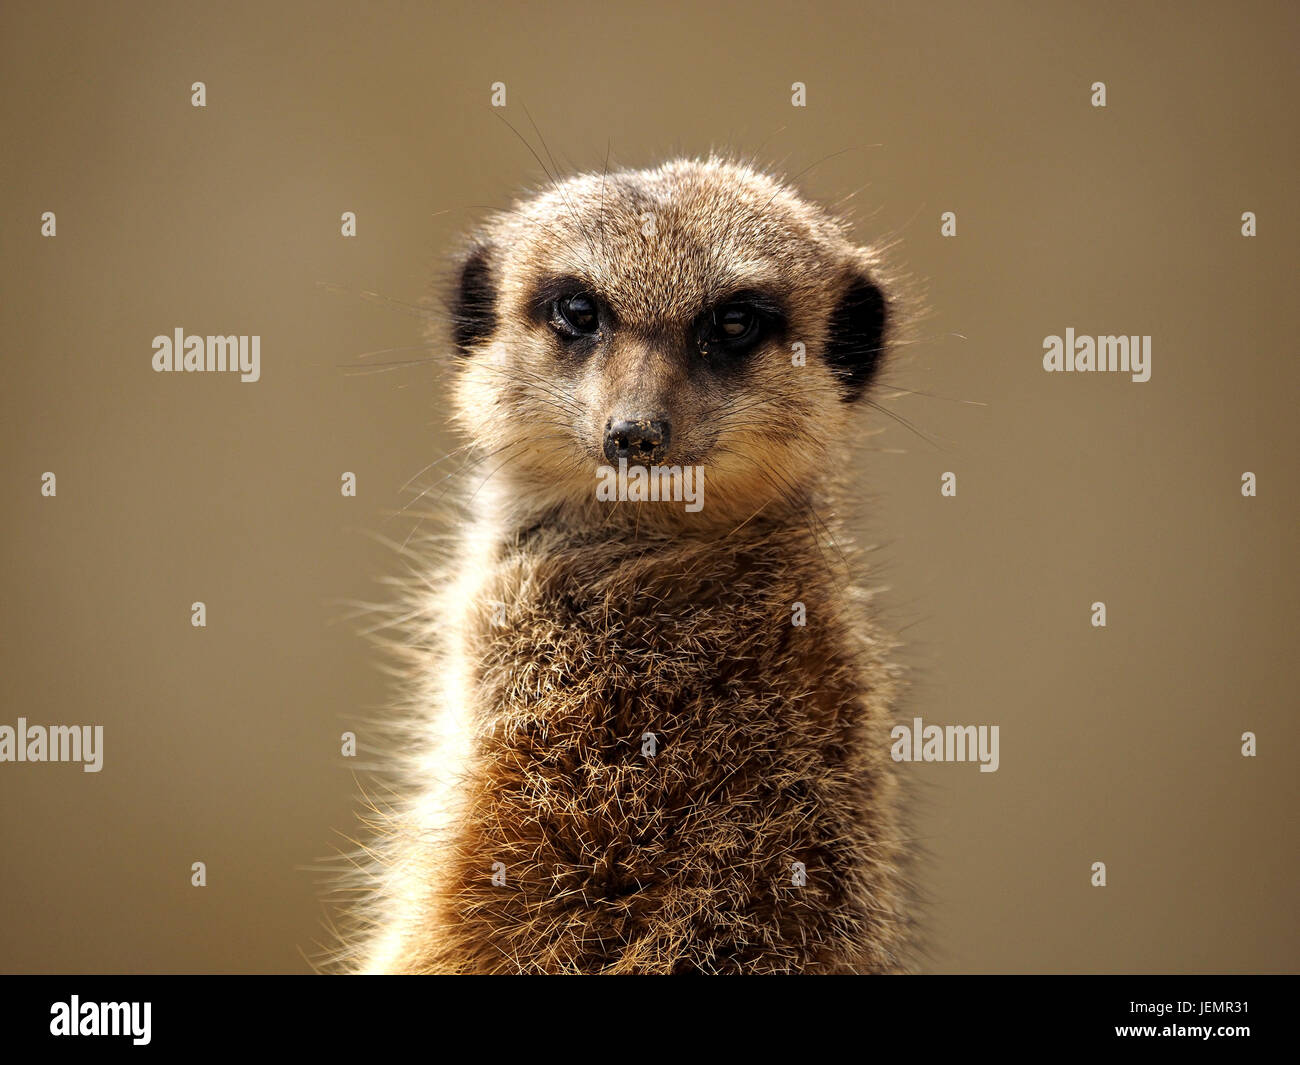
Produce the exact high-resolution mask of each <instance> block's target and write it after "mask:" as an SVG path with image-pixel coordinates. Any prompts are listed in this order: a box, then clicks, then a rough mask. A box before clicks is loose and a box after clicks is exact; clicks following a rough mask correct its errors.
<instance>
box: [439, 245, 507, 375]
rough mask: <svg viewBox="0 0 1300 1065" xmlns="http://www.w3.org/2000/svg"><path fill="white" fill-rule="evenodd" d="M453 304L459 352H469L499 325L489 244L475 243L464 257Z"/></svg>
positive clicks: (459, 266) (456, 283)
mask: <svg viewBox="0 0 1300 1065" xmlns="http://www.w3.org/2000/svg"><path fill="white" fill-rule="evenodd" d="M450 304H451V306H450V310H451V327H452V339H453V340H454V341H455V344H456V353H457V354H458V355H462V356H468V355H469V354H470V352H471V351H472V350H473V348H474V346H475V345H476V344H480V343H482V342H483V341H484V340H486V339H487V338H488V337H490V336H491V335H492V334H493V333H494V332H495V331H496V327H497V286H496V279H495V278H494V277H493V276H492V264H491V261H490V257H489V253H488V246H487V245H486V244H482V243H476V244H474V245H473V247H471V248H470V249H469V251H468V252H467V253H465V254H464V255H463V256H462V257H461V259H460V263H459V264H458V266H457V267H456V274H455V282H454V285H453V288H452V292H451V299H450Z"/></svg>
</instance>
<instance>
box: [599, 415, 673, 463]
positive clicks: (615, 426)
mask: <svg viewBox="0 0 1300 1065" xmlns="http://www.w3.org/2000/svg"><path fill="white" fill-rule="evenodd" d="M667 454H668V423H667V422H666V421H664V420H663V419H661V418H631V419H627V420H623V421H615V420H614V419H613V418H611V419H610V420H609V421H608V422H606V423H605V457H606V458H607V459H609V461H610V462H617V461H618V460H619V459H627V461H628V462H629V463H632V464H633V465H636V464H640V465H642V466H654V465H657V464H658V463H660V462H662V461H663V459H664V456H665V455H667Z"/></svg>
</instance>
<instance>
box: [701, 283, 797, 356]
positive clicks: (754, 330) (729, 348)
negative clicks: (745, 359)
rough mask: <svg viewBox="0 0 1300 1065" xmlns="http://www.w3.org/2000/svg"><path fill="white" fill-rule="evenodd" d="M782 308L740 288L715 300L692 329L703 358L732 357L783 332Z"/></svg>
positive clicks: (759, 293)
mask: <svg viewBox="0 0 1300 1065" xmlns="http://www.w3.org/2000/svg"><path fill="white" fill-rule="evenodd" d="M785 320H786V319H785V311H784V309H783V308H782V307H781V305H780V304H779V303H778V302H777V301H776V300H774V299H773V298H772V297H770V296H768V295H767V294H765V293H762V292H754V291H748V290H746V291H741V292H736V293H733V294H732V295H730V296H728V297H726V298H725V299H722V300H719V301H718V302H717V303H715V304H714V305H713V306H712V307H710V308H709V309H708V310H706V311H705V312H704V313H703V314H701V315H700V316H699V318H697V319H696V322H695V332H696V338H697V343H698V345H699V348H700V352H701V354H703V355H704V356H705V357H706V358H710V357H723V358H729V359H732V360H734V359H736V358H739V357H740V356H742V355H745V354H748V353H749V352H750V351H752V350H753V349H754V348H755V347H756V346H757V345H758V344H760V343H761V342H762V341H764V340H767V339H770V338H771V337H773V336H776V335H780V334H783V333H784V331H785Z"/></svg>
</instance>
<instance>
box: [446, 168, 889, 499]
mask: <svg viewBox="0 0 1300 1065" xmlns="http://www.w3.org/2000/svg"><path fill="white" fill-rule="evenodd" d="M875 271H876V264H875V261H874V259H873V256H872V254H871V253H870V252H869V251H868V250H866V249H864V248H861V247H857V246H855V245H853V244H852V243H851V241H850V239H849V238H848V236H847V229H846V226H845V224H844V223H843V222H841V221H839V220H837V219H835V218H833V217H832V216H830V215H829V214H827V213H826V212H825V211H823V210H822V209H821V208H820V207H818V206H816V205H814V204H812V203H809V202H808V201H806V200H804V199H802V198H801V197H800V196H799V195H798V194H797V193H795V192H794V191H793V190H792V189H790V188H789V187H787V186H785V185H783V184H781V183H780V182H778V181H776V180H774V179H773V178H771V177H769V176H767V175H764V174H761V173H758V172H756V171H754V170H752V169H750V168H749V167H746V166H743V165H739V164H736V163H732V162H727V161H723V160H719V159H710V160H708V161H706V162H700V161H678V162H672V163H668V164H666V165H664V166H661V167H659V168H657V169H652V170H637V171H622V172H616V173H609V174H588V175H581V176H578V177H574V178H572V179H569V180H566V181H564V182H562V183H557V184H556V185H554V186H552V187H551V188H549V189H547V190H546V191H543V192H541V193H540V194H538V195H536V196H535V197H533V198H532V199H529V200H526V201H524V202H521V203H518V204H516V205H515V206H514V207H513V208H512V209H511V210H509V211H506V212H502V213H500V214H497V215H495V216H493V217H492V218H490V219H489V220H488V221H487V223H486V224H485V225H484V226H483V228H482V229H481V230H480V231H479V232H478V233H477V234H476V236H475V238H474V240H473V243H472V245H471V246H470V248H469V250H468V251H467V252H466V253H465V255H464V257H463V259H462V260H461V262H460V263H459V266H458V269H457V273H456V276H455V279H454V282H453V285H452V294H451V311H452V319H453V329H454V337H453V339H454V342H455V347H456V352H457V359H456V362H457V369H458V373H457V380H456V386H455V398H456V418H457V421H458V423H459V424H460V426H461V427H462V428H463V429H464V430H465V431H466V432H467V433H468V434H469V436H470V437H471V439H472V440H473V442H474V443H475V444H476V445H478V446H479V448H480V449H482V450H483V451H484V452H485V453H486V454H488V455H491V456H492V458H491V460H490V461H491V469H492V471H493V473H492V476H493V478H494V479H496V480H497V481H498V486H499V487H503V488H504V490H505V491H506V492H507V493H508V495H509V496H510V498H512V499H514V500H517V501H520V502H523V503H525V504H526V505H527V506H529V507H531V508H535V509H551V508H555V507H564V506H574V507H578V508H585V507H590V506H593V505H594V503H595V485H596V474H597V470H598V468H599V467H602V466H616V465H618V464H619V461H620V460H624V461H626V463H627V464H629V465H632V466H636V465H643V466H658V467H687V466H691V467H698V468H702V469H703V470H704V471H705V473H706V475H707V480H706V483H707V497H706V498H707V502H706V504H705V506H704V507H703V509H702V514H701V515H696V516H694V517H695V518H696V520H699V519H700V518H701V517H702V518H703V519H704V520H707V519H708V517H709V516H710V515H717V516H719V517H721V518H722V519H723V520H730V518H731V517H732V516H733V515H736V514H740V515H742V516H748V515H750V514H752V513H755V512H756V511H758V510H760V509H763V508H764V507H780V506H781V505H782V504H783V503H784V504H787V505H798V504H799V503H804V504H805V505H806V501H807V497H808V494H809V493H811V492H814V491H815V490H816V488H817V486H818V484H819V483H821V482H822V481H823V480H825V479H826V478H827V476H828V475H829V474H830V473H832V472H834V467H835V466H836V465H837V464H838V463H840V462H842V461H844V456H845V454H846V453H847V450H846V445H847V444H849V443H851V442H852V439H853V438H854V437H855V436H856V435H858V434H860V433H861V432H862V430H863V426H862V424H861V421H862V419H863V415H864V412H863V411H862V410H861V409H859V408H860V406H861V403H860V402H859V401H860V400H861V399H862V397H863V395H864V394H865V393H866V391H867V390H868V388H869V387H870V386H871V384H872V381H873V378H874V377H875V375H876V372H877V370H878V368H879V364H880V361H881V358H882V354H883V351H884V348H885V341H886V335H887V332H888V331H889V327H890V324H891V323H890V317H891V314H890V304H889V301H888V300H887V299H886V296H885V294H884V292H883V290H882V288H881V286H880V284H879V281H878V278H877V277H876V274H875ZM646 506H647V507H648V508H650V509H653V510H656V511H670V512H672V513H673V514H675V515H677V516H678V517H681V516H682V510H681V508H680V506H678V507H672V506H671V505H669V504H663V503H654V504H646ZM660 516H662V515H660Z"/></svg>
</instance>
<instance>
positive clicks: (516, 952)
mask: <svg viewBox="0 0 1300 1065" xmlns="http://www.w3.org/2000/svg"><path fill="white" fill-rule="evenodd" d="M647 213H649V214H651V215H653V217H654V223H653V229H652V230H651V231H649V232H647V230H646V224H645V219H644V216H645V215H646V214H647ZM465 262H466V268H465V270H464V271H463V272H462V273H461V275H460V277H459V278H458V281H457V295H456V296H455V297H454V299H453V307H454V308H456V310H457V311H458V314H459V316H460V317H459V320H458V321H457V323H456V325H457V339H458V341H459V346H460V349H461V355H460V357H459V358H458V359H457V365H456V380H455V386H454V387H455V402H456V420H457V423H458V425H459V426H460V427H461V429H462V430H463V431H464V432H465V433H466V434H467V435H468V437H469V439H470V441H471V443H472V445H473V446H474V447H475V448H476V449H477V453H478V454H479V455H480V456H483V457H484V462H485V464H486V465H485V467H483V473H484V475H485V476H484V477H483V478H482V479H481V480H480V481H479V482H478V485H477V488H476V489H475V490H474V493H473V496H472V502H471V505H470V507H469V512H470V514H471V515H472V517H471V518H470V520H468V521H467V522H466V523H465V524H464V526H463V527H462V528H461V530H460V531H459V532H458V534H457V536H456V539H455V541H454V546H453V550H452V552H451V555H450V559H449V562H448V565H447V566H446V567H445V568H444V570H443V571H442V572H441V573H440V574H439V575H437V576H436V578H435V579H433V580H431V581H429V582H427V583H426V584H425V585H424V586H423V587H422V589H421V590H420V591H419V593H418V595H417V597H416V604H415V606H414V608H413V609H412V611H411V613H413V614H414V615H415V616H416V620H415V621H414V622H413V623H411V625H410V626H408V631H409V635H408V637H407V639H406V641H405V644H404V648H403V650H404V653H405V654H406V655H407V659H406V662H407V665H406V667H405V668H407V669H408V670H411V671H413V672H414V673H415V675H416V676H418V678H419V680H418V683H417V684H416V686H415V690H414V693H413V696H414V697H413V699H412V712H411V713H410V715H409V717H408V719H407V720H406V722H405V725H404V730H403V738H402V740H401V741H400V742H401V743H402V746H403V748H404V750H403V755H404V757H405V758H406V760H407V763H408V769H407V775H406V783H405V785H404V787H403V789H402V790H401V791H400V792H399V795H398V798H397V799H396V800H395V801H393V802H391V803H384V804H381V806H379V807H376V811H375V817H374V818H372V825H373V826H374V828H375V830H376V834H377V837H378V838H377V840H376V842H375V843H374V845H373V846H372V847H371V848H370V853H371V854H372V855H373V857H374V866H375V867H374V870H373V876H374V878H375V879H374V886H373V890H371V891H370V898H369V900H368V902H367V904H366V905H365V906H363V907H362V908H361V909H360V911H359V913H360V915H361V921H362V927H361V929H360V930H359V931H357V932H356V933H355V934H354V935H353V937H352V938H351V940H350V941H349V942H348V944H347V950H348V954H347V957H346V959H345V963H344V964H345V967H346V968H348V969H350V970H353V971H368V972H374V971H382V972H408V973H421V972H441V973H447V972H454V973H518V972H525V973H530V972H538V973H565V972H572V973H683V972H705V973H726V972H744V973H794V972H799V973H832V972H887V971H897V970H900V969H902V968H904V967H905V962H904V958H905V945H906V936H905V930H906V927H907V924H908V918H907V914H908V906H907V903H906V899H905V894H904V891H903V887H902V877H901V873H900V863H901V861H902V859H903V857H904V854H905V849H904V847H903V846H902V843H901V841H900V840H901V835H902V832H901V828H900V824H899V818H898V812H897V808H898V801H897V798H896V794H895V792H896V781H895V775H894V772H893V767H892V763H891V761H890V759H889V755H888V750H889V741H888V729H889V725H890V723H891V722H890V711H889V707H890V702H891V698H892V694H893V687H894V680H893V671H892V670H891V668H890V667H889V666H888V665H887V664H886V660H885V651H886V650H887V645H886V644H885V643H884V642H883V641H882V638H881V637H880V636H878V635H877V634H876V633H875V632H874V630H873V627H872V625H871V623H870V620H869V607H868V597H867V595H866V594H865V593H864V592H863V591H861V590H860V587H861V586H860V584H859V583H858V574H857V571H858V557H859V552H858V551H857V550H856V549H855V548H854V547H853V546H852V544H851V542H850V541H849V538H848V537H847V536H846V534H845V530H844V529H843V527H842V525H841V522H840V519H839V517H838V504H839V501H840V499H841V498H842V494H843V489H842V487H841V486H840V485H839V483H838V482H839V479H840V478H839V476H838V474H839V471H841V470H842V469H843V466H844V464H845V463H846V462H847V461H848V459H849V457H850V455H851V454H852V449H851V446H850V444H851V440H852V438H853V437H855V436H856V435H857V434H858V433H859V432H860V431H861V422H862V419H863V418H864V417H865V413H864V411H863V410H862V405H861V404H860V403H859V402H855V400H856V399H857V398H858V396H859V395H860V393H861V392H862V390H863V388H865V387H868V386H869V384H870V380H869V377H870V375H869V374H867V377H866V378H865V379H864V380H863V381H858V382H857V383H856V384H855V382H854V381H853V380H851V378H852V374H853V371H852V369H851V368H846V367H848V366H849V363H852V360H854V359H859V360H867V361H866V362H863V363H862V365H864V366H866V365H871V360H873V359H874V358H875V350H876V347H877V346H878V345H879V343H880V342H881V341H882V338H881V337H872V336H865V337H856V336H850V337H845V336H841V335H835V334H836V331H837V330H838V331H839V332H843V331H844V329H845V328H847V325H846V323H855V322H856V323H860V322H861V320H862V319H861V316H859V317H857V318H855V317H853V316H852V315H849V316H848V317H846V316H845V314H844V313H843V307H844V301H845V299H846V292H848V291H850V290H853V291H868V292H878V291H879V289H878V287H877V286H879V284H880V282H879V278H878V276H877V273H878V267H877V264H876V262H875V259H874V257H873V256H872V255H871V254H870V253H869V252H867V251H865V250H863V249H860V248H858V247H855V246H854V245H852V244H851V243H850V242H849V240H848V238H847V235H846V231H845V227H844V226H843V224H842V223H840V222H838V221H836V220H834V219H833V218H831V217H830V216H828V215H827V214H825V213H824V212H823V211H822V210H821V209H819V208H817V207H816V206H814V205H812V204H810V203H808V202H807V201H805V200H803V199H801V198H800V197H799V196H798V195H797V194H796V193H794V192H793V191H792V190H791V189H789V188H787V187H786V186H784V185H781V184H780V183H778V182H776V181H774V180H773V179H771V178H769V177H767V176H765V175H762V174H759V173H756V172H754V171H753V170H751V169H749V168H747V167H744V166H740V165H737V164H732V163H728V162H724V161H720V160H716V159H711V160H709V161H707V162H693V161H683V162H676V163H671V164H668V165H666V166H664V167H661V168H659V169H657V170H653V171H635V172H620V173H617V174H609V175H599V174H597V175H585V176H580V177H578V178H574V179H571V180H569V181H567V182H565V183H563V184H560V185H557V186H555V187H553V188H551V189H549V190H546V191H544V192H543V193H541V194H539V195H537V196H536V197H534V198H532V199H530V200H528V201H526V202H523V203H520V204H517V205H516V206H515V207H514V208H513V209H512V210H511V211H508V212H505V213H502V214H501V215H499V216H497V217H495V218H493V219H491V220H490V221H489V222H488V224H487V225H486V226H485V227H484V229H483V230H482V232H481V233H480V234H478V236H477V238H476V240H475V242H474V246H473V248H472V249H471V250H470V251H469V252H468V253H467V256H466V260H465ZM556 277H568V278H576V279H580V280H581V281H582V282H583V284H584V285H585V286H587V287H589V288H590V289H591V291H593V292H596V293H598V294H599V295H600V297H601V299H602V300H603V301H605V303H606V305H607V306H608V307H610V308H612V311H611V315H612V316H613V319H614V320H613V324H608V323H607V324H606V325H603V326H602V329H601V333H600V336H599V338H598V340H597V341H596V342H595V344H594V346H593V348H592V349H591V350H590V351H589V352H588V353H587V354H586V355H584V356H583V357H581V358H578V357H574V356H573V354H572V351H571V350H569V349H566V348H565V347H564V345H563V344H561V343H560V341H559V340H558V339H557V337H556V335H555V332H554V331H553V330H552V329H550V328H548V326H547V324H546V323H545V322H543V321H539V320H538V316H537V313H536V307H535V301H536V293H537V289H538V286H539V285H541V284H543V283H544V282H545V281H546V280H547V279H553V278H556ZM855 285H858V286H859V289H853V286H855ZM862 286H866V288H865V289H864V288H862ZM742 290H744V291H750V290H761V291H763V292H766V293H771V294H774V295H775V296H776V298H778V299H779V301H780V303H781V305H782V307H783V308H784V311H785V315H784V321H783V325H782V327H781V328H780V330H779V331H778V334H777V335H773V336H772V337H771V339H770V340H768V341H765V342H764V343H763V344H762V345H761V346H760V347H759V348H758V349H757V350H756V351H755V352H754V353H752V355H750V356H749V357H748V359H747V360H746V361H745V362H744V365H743V367H741V368H739V369H736V368H729V367H728V366H726V365H724V364H723V363H721V362H719V361H718V356H717V355H716V353H715V352H711V351H701V350H697V347H698V345H695V343H694V341H693V339H692V337H693V334H692V332H691V326H690V323H691V322H692V321H694V320H695V319H696V318H697V316H699V315H700V314H701V312H702V311H705V310H707V308H709V307H710V306H714V305H716V304H717V302H718V301H720V300H723V299H725V298H726V297H728V296H729V295H730V294H732V293H735V292H738V291H742ZM884 306H886V307H888V306H890V305H889V304H888V302H887V301H886V303H885V304H884ZM837 308H838V310H837ZM891 309H892V308H891ZM795 342H800V343H802V344H804V345H805V348H806V352H807V363H806V365H805V366H794V365H792V363H791V358H790V353H791V348H792V345H793V344H794V343H795ZM834 353H838V354H837V355H836V354H834ZM837 358H838V360H839V362H836V361H835V360H836V359H837ZM845 359H847V360H848V363H846V362H845V361H844V360H845ZM858 386H861V387H858ZM645 411H655V412H657V413H659V414H662V415H663V416H664V417H666V418H668V419H670V421H671V424H672V426H673V436H672V445H671V449H670V453H669V456H668V458H667V459H666V460H665V461H666V462H667V463H672V464H687V463H690V464H699V465H702V466H703V467H704V469H705V471H706V477H705V485H704V490H705V496H704V506H703V509H702V510H700V511H699V512H698V513H689V512H684V510H683V506H682V504H681V503H672V502H654V503H651V502H645V503H631V502H623V503H602V502H598V501H597V500H596V498H595V468H596V466H597V465H599V464H601V463H603V462H605V459H604V456H603V455H602V453H601V439H602V433H603V429H604V425H605V423H606V422H607V420H608V419H610V418H611V417H616V418H617V417H633V416H636V415H637V414H639V413H643V412H645ZM796 603H802V604H803V605H804V608H805V609H806V615H807V624H806V625H805V626H802V627H801V626H798V625H794V624H792V622H791V618H792V609H793V608H794V605H795V604H796ZM498 604H499V605H498ZM502 611H503V612H504V624H502V623H501V615H502ZM646 733H653V734H654V736H655V737H656V742H657V750H656V752H655V753H654V755H653V756H647V755H646V754H644V753H643V749H642V742H643V736H644V735H645V734H646ZM796 862H801V863H803V864H804V866H805V867H806V870H807V882H806V884H803V885H802V886H797V885H796V884H795V883H794V882H793V880H794V878H793V867H794V863H796ZM494 863H500V865H499V866H496V868H497V869H498V870H501V869H502V868H504V876H505V883H504V884H500V883H494V881H493V868H494Z"/></svg>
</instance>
